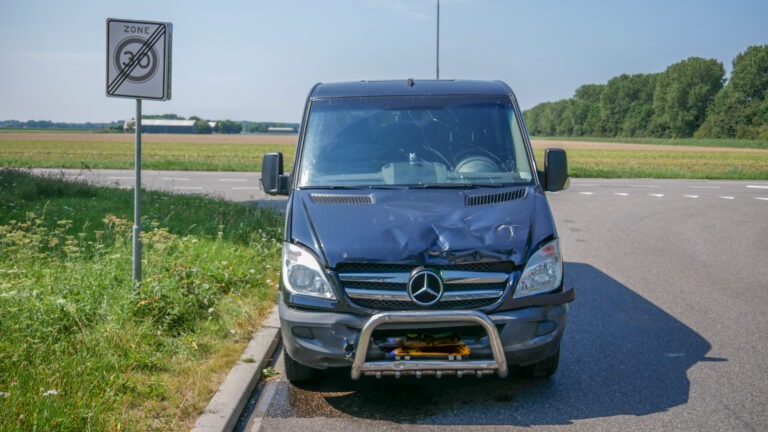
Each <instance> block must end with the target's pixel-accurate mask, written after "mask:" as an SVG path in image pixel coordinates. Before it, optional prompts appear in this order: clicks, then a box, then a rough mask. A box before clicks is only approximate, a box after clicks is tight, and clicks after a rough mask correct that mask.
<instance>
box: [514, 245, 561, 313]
mask: <svg viewBox="0 0 768 432" xmlns="http://www.w3.org/2000/svg"><path fill="white" fill-rule="evenodd" d="M562 280H563V258H562V256H561V255H560V241H559V240H557V239H555V240H552V241H551V242H549V243H547V244H545V245H544V246H542V247H541V248H540V249H539V250H537V251H536V252H535V253H534V254H533V255H531V258H530V259H529V260H528V264H526V266H525V270H523V275H522V276H521V277H520V281H519V282H518V283H517V289H516V290H515V296H514V298H520V297H527V296H529V295H534V294H543V293H546V292H549V291H553V290H555V289H557V287H559V286H560V283H561V282H562Z"/></svg>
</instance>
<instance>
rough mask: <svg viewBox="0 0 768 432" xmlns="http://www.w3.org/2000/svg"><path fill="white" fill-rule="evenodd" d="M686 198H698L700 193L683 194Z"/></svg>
mask: <svg viewBox="0 0 768 432" xmlns="http://www.w3.org/2000/svg"><path fill="white" fill-rule="evenodd" d="M683 196H684V197H686V198H698V197H699V196H698V195H683Z"/></svg>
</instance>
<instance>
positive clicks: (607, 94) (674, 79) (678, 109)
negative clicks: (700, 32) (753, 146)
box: [523, 45, 768, 140]
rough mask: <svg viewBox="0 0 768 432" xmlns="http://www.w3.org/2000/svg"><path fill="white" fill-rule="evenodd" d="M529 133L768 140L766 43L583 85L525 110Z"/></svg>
mask: <svg viewBox="0 0 768 432" xmlns="http://www.w3.org/2000/svg"><path fill="white" fill-rule="evenodd" d="M523 115H524V117H525V122H526V125H527V127H528V132H529V133H530V134H531V135H542V136H595V137H661V138H686V137H697V138H744V139H761V140H768V45H762V46H750V47H749V48H747V49H746V50H745V51H744V52H742V53H739V55H737V56H736V58H735V59H734V60H733V69H732V71H731V76H730V78H729V79H728V80H726V79H725V68H724V67H723V64H722V63H721V62H719V61H718V60H715V59H704V58H701V57H690V58H688V59H686V60H683V61H681V62H679V63H675V64H673V65H671V66H669V67H668V68H667V69H666V70H665V71H664V72H660V73H650V74H633V75H628V74H623V75H620V76H618V77H615V78H612V79H611V80H609V81H608V82H607V83H605V84H586V85H583V86H581V87H579V88H578V89H576V91H575V93H574V95H573V97H572V98H570V99H564V100H560V101H557V102H545V103H541V104H539V105H536V106H535V107H533V108H531V109H529V110H527V111H524V112H523Z"/></svg>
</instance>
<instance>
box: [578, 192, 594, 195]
mask: <svg viewBox="0 0 768 432" xmlns="http://www.w3.org/2000/svg"><path fill="white" fill-rule="evenodd" d="M579 193H580V194H582V195H592V194H593V193H594V192H579Z"/></svg>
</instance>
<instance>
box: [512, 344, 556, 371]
mask: <svg viewBox="0 0 768 432" xmlns="http://www.w3.org/2000/svg"><path fill="white" fill-rule="evenodd" d="M559 364H560V349H559V348H558V350H557V352H556V353H555V355H553V356H551V357H547V358H545V359H544V360H542V361H540V362H538V363H534V364H531V365H528V366H522V367H520V369H519V370H518V373H519V375H520V376H522V377H525V378H549V377H551V376H552V375H554V374H555V372H557V366H558V365H559Z"/></svg>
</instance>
